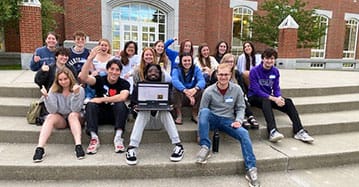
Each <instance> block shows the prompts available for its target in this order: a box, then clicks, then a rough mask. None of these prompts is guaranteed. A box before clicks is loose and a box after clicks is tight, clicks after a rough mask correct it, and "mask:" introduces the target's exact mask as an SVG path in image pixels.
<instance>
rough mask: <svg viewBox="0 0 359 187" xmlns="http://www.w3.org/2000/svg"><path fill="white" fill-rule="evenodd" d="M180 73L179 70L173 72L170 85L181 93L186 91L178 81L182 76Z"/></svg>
mask: <svg viewBox="0 0 359 187" xmlns="http://www.w3.org/2000/svg"><path fill="white" fill-rule="evenodd" d="M180 73H181V70H180V69H175V70H173V73H172V85H173V87H174V88H175V89H177V90H178V91H180V92H183V90H184V89H186V87H185V86H184V85H183V83H182V82H181V80H180V76H182V75H181V74H180Z"/></svg>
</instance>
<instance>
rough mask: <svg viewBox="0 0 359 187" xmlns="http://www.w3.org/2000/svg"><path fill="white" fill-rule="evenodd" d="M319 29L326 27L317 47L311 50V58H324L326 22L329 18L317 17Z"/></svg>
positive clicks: (326, 32)
mask: <svg viewBox="0 0 359 187" xmlns="http://www.w3.org/2000/svg"><path fill="white" fill-rule="evenodd" d="M317 19H319V27H327V29H326V30H325V34H324V35H323V36H322V37H321V38H320V39H319V41H318V43H317V47H315V48H312V49H311V58H320V59H323V58H325V49H326V45H327V34H328V22H329V18H328V17H326V16H323V15H319V16H317Z"/></svg>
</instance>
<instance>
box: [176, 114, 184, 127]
mask: <svg viewBox="0 0 359 187" xmlns="http://www.w3.org/2000/svg"><path fill="white" fill-rule="evenodd" d="M175 124H177V125H182V124H183V121H182V116H177V118H176V120H175Z"/></svg>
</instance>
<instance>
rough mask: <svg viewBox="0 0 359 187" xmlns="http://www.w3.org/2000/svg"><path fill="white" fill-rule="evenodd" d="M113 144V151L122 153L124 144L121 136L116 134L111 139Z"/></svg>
mask: <svg viewBox="0 0 359 187" xmlns="http://www.w3.org/2000/svg"><path fill="white" fill-rule="evenodd" d="M113 145H114V146H115V152H116V153H123V152H125V146H124V145H123V138H121V137H117V136H116V137H115V138H114V139H113Z"/></svg>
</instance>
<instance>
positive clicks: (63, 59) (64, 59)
mask: <svg viewBox="0 0 359 187" xmlns="http://www.w3.org/2000/svg"><path fill="white" fill-rule="evenodd" d="M68 60H69V56H67V55H66V54H58V55H57V57H56V64H58V65H59V66H64V65H65V64H66V62H67V61H68Z"/></svg>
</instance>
